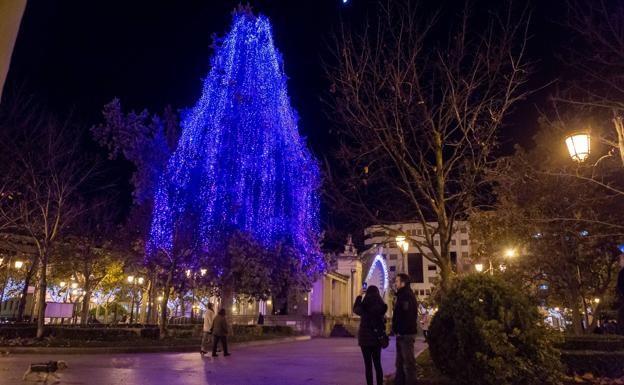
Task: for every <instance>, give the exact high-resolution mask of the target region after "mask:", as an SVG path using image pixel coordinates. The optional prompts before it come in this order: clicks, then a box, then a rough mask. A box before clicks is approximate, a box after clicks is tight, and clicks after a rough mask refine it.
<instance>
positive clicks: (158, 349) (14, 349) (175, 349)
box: [0, 336, 311, 354]
mask: <svg viewBox="0 0 624 385" xmlns="http://www.w3.org/2000/svg"><path fill="white" fill-rule="evenodd" d="M310 339H311V337H310V336H297V337H284V338H274V339H270V340H257V341H246V342H233V343H232V346H236V347H253V346H267V345H276V344H282V343H287V342H296V341H307V340H310ZM0 352H1V353H2V354H113V353H188V352H199V346H195V345H189V346H110V347H94V348H71V347H69V348H62V347H28V346H0Z"/></svg>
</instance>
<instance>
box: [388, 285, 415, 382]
mask: <svg viewBox="0 0 624 385" xmlns="http://www.w3.org/2000/svg"><path fill="white" fill-rule="evenodd" d="M394 283H395V285H396V288H397V292H396V298H395V302H394V310H393V313H392V332H393V333H394V335H395V336H396V378H395V380H394V383H395V385H413V384H416V357H415V356H414V342H415V341H416V332H417V331H418V326H417V321H418V304H417V303H416V296H414V292H412V288H411V287H410V278H409V276H408V275H407V274H403V273H401V274H398V275H397V276H396V278H395V281H394Z"/></svg>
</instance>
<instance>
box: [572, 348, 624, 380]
mask: <svg viewBox="0 0 624 385" xmlns="http://www.w3.org/2000/svg"><path fill="white" fill-rule="evenodd" d="M561 361H562V362H563V363H564V364H565V366H566V367H567V370H568V373H570V374H573V373H578V374H583V373H592V374H593V375H594V376H598V377H610V378H619V377H622V376H624V351H608V352H605V351H602V352H601V351H583V350H574V351H570V350H567V351H562V352H561Z"/></svg>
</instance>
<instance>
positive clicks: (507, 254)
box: [505, 249, 516, 258]
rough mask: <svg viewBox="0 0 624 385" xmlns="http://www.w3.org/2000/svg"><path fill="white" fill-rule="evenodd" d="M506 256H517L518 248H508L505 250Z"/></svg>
mask: <svg viewBox="0 0 624 385" xmlns="http://www.w3.org/2000/svg"><path fill="white" fill-rule="evenodd" d="M505 256H506V257H507V258H513V257H515V256H516V250H514V249H507V250H505Z"/></svg>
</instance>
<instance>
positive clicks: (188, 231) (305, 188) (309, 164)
mask: <svg viewBox="0 0 624 385" xmlns="http://www.w3.org/2000/svg"><path fill="white" fill-rule="evenodd" d="M215 46H216V47H215V50H216V51H215V54H214V57H213V59H212V69H211V70H210V72H209V74H208V76H207V77H206V79H205V81H204V86H203V90H202V95H201V97H200V99H199V100H198V102H197V104H196V105H195V106H194V107H193V108H192V109H190V111H188V113H187V114H186V115H185V116H183V118H182V123H181V127H182V133H181V137H180V140H179V142H178V146H177V149H176V150H175V152H174V153H173V154H172V156H171V158H170V159H169V162H168V164H167V167H166V170H165V171H164V172H163V174H162V176H161V178H160V181H159V183H158V185H157V188H156V192H155V198H154V213H153V218H152V225H151V231H150V239H149V241H148V244H147V262H148V263H156V264H157V265H159V266H162V265H166V266H167V267H166V269H167V270H169V271H170V272H171V274H169V276H170V277H173V276H175V275H176V272H175V271H173V269H178V270H179V269H182V268H188V267H198V266H196V265H198V264H199V263H200V262H199V261H200V259H201V258H202V256H205V255H226V256H227V255H228V253H222V250H221V248H222V247H223V244H224V240H227V239H230V238H231V237H232V236H233V234H235V233H238V232H241V233H246V234H248V235H249V236H250V237H251V238H252V239H253V240H254V241H255V242H258V244H259V245H260V246H261V247H263V248H264V249H265V250H266V251H268V252H271V251H275V252H274V255H277V253H278V251H277V250H280V249H281V248H282V247H283V246H284V245H287V246H288V247H290V248H292V249H293V250H294V253H293V255H294V257H296V258H297V259H299V260H300V261H301V263H302V265H303V269H302V270H301V271H302V273H303V274H305V275H308V276H309V277H313V276H315V275H316V273H317V272H318V271H320V270H321V269H323V268H324V260H323V257H322V255H321V253H320V252H319V248H318V240H319V237H320V230H319V217H318V215H319V197H318V188H319V179H320V178H319V169H318V164H317V162H316V161H315V160H314V159H313V157H312V156H311V154H310V153H309V151H308V150H307V148H306V146H305V142H304V140H303V139H302V138H301V137H300V136H299V133H298V130H297V114H296V112H295V111H294V110H293V109H292V107H291V106H290V102H289V98H288V95H287V91H286V76H285V74H284V71H283V62H282V59H281V56H280V54H279V52H278V51H277V50H276V48H275V46H274V45H273V39H272V36H271V26H270V24H269V21H268V19H267V18H265V17H263V16H254V15H253V14H252V13H251V11H250V10H249V9H247V8H240V9H239V10H238V11H237V12H235V13H234V20H233V23H232V29H231V31H230V33H228V34H227V35H226V36H225V37H224V38H223V39H219V40H218V41H217V42H216V44H215ZM180 243H183V244H184V245H183V247H180ZM176 250H179V252H177V251H176ZM209 259H210V258H209ZM221 265H222V266H226V265H227V264H221ZM208 267H209V268H212V270H213V271H215V274H226V273H222V272H218V271H216V270H218V269H217V268H216V266H214V268H213V267H212V266H208ZM165 297H166V296H165Z"/></svg>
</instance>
